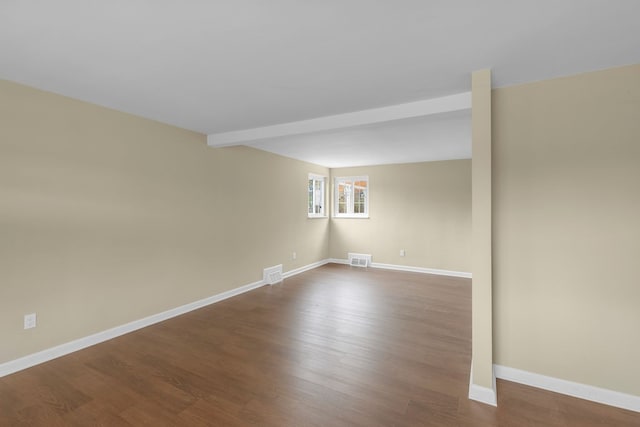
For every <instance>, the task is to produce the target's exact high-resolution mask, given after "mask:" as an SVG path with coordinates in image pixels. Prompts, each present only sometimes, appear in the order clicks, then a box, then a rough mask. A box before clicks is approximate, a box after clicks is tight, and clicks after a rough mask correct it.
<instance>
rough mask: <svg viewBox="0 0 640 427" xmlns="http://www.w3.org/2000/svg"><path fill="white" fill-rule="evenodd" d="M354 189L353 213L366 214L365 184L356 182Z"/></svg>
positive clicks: (364, 182)
mask: <svg viewBox="0 0 640 427" xmlns="http://www.w3.org/2000/svg"><path fill="white" fill-rule="evenodd" d="M354 187H355V188H354V200H353V213H358V214H363V213H366V212H365V207H366V198H367V182H366V181H356V182H355V183H354Z"/></svg>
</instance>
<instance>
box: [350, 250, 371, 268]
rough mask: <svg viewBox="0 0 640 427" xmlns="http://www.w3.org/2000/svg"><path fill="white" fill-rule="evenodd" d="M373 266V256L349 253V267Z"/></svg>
mask: <svg viewBox="0 0 640 427" xmlns="http://www.w3.org/2000/svg"><path fill="white" fill-rule="evenodd" d="M370 264H371V255H368V254H354V253H349V265H350V266H352V267H368V266H369V265H370Z"/></svg>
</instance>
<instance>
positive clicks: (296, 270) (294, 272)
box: [282, 259, 330, 279]
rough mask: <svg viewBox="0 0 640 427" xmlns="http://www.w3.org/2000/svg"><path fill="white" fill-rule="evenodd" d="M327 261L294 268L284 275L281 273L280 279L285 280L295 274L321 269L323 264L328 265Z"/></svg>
mask: <svg viewBox="0 0 640 427" xmlns="http://www.w3.org/2000/svg"><path fill="white" fill-rule="evenodd" d="M329 262H330V261H329V260H328V259H323V260H322V261H318V262H314V263H311V264H307V265H305V266H302V267H300V268H296V269H293V270H290V271H287V272H285V273H282V278H283V279H286V278H287V277H291V276H295V275H296V274H300V273H304V272H305V271H309V270H313V269H314V268H318V267H322V266H323V265H325V264H329Z"/></svg>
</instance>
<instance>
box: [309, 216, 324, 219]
mask: <svg viewBox="0 0 640 427" xmlns="http://www.w3.org/2000/svg"><path fill="white" fill-rule="evenodd" d="M322 218H329V217H328V216H327V215H307V219H322Z"/></svg>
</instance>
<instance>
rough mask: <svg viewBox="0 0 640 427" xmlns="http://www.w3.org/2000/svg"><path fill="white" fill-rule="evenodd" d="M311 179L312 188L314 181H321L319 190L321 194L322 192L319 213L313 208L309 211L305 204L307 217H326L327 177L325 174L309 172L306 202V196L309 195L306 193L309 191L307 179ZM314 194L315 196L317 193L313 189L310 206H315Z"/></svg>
mask: <svg viewBox="0 0 640 427" xmlns="http://www.w3.org/2000/svg"><path fill="white" fill-rule="evenodd" d="M312 180H313V184H312V185H313V188H315V183H316V182H321V183H322V184H321V186H322V189H321V190H320V191H321V194H322V201H321V203H320V212H319V213H316V212H315V209H314V212H309V205H308V204H307V217H308V218H326V217H327V212H328V211H327V202H328V200H327V177H326V176H322V175H317V174H314V173H310V174H309V179H308V180H307V202H308V201H309V199H308V196H309V193H308V191H309V187H308V186H309V181H312ZM316 196H317V194H316V192H315V191H314V192H313V196H312V197H313V203H312V206H314V207H315V206H317V202H316Z"/></svg>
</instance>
